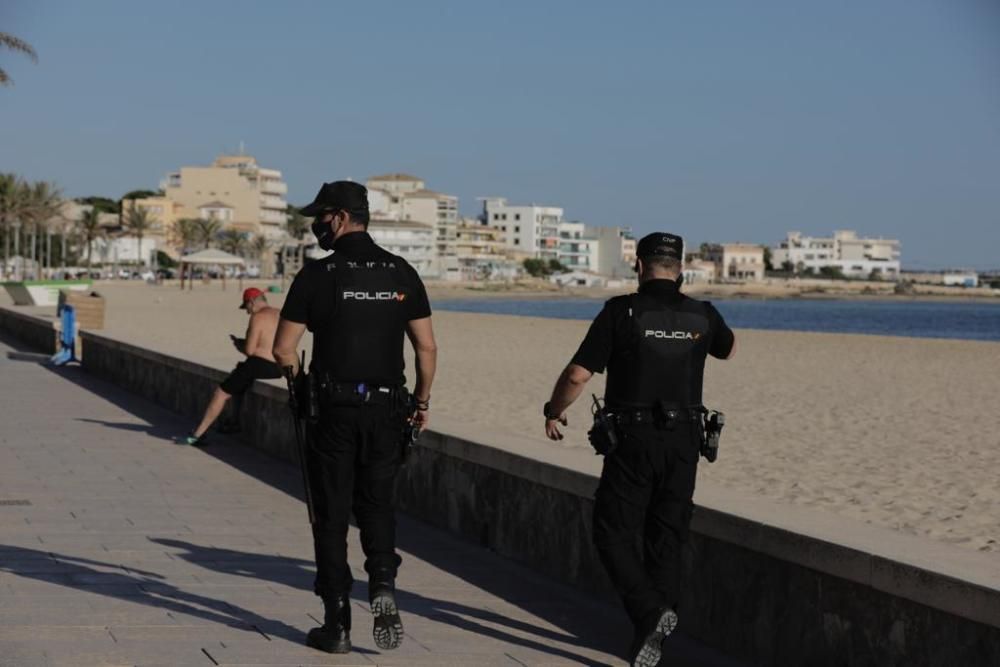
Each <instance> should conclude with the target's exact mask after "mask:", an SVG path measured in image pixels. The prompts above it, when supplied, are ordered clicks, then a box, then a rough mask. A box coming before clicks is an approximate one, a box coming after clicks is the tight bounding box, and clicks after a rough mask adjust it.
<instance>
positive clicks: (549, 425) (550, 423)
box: [545, 415, 569, 440]
mask: <svg viewBox="0 0 1000 667" xmlns="http://www.w3.org/2000/svg"><path fill="white" fill-rule="evenodd" d="M559 424H562V425H563V426H568V425H569V420H568V419H566V415H562V416H561V417H559V419H546V420H545V435H547V436H548V437H549V440H562V439H563V434H562V432H561V431H560V430H559Z"/></svg>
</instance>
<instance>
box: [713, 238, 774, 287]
mask: <svg viewBox="0 0 1000 667" xmlns="http://www.w3.org/2000/svg"><path fill="white" fill-rule="evenodd" d="M704 260H705V261H706V262H711V263H712V264H714V265H715V277H716V278H718V279H719V280H763V279H764V248H763V247H762V246H759V245H755V244H753V243H716V244H710V245H709V246H708V248H707V249H706V251H705V256H704Z"/></svg>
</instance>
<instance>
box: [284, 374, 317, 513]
mask: <svg viewBox="0 0 1000 667" xmlns="http://www.w3.org/2000/svg"><path fill="white" fill-rule="evenodd" d="M304 356H305V355H303V357H304ZM283 370H284V373H285V380H286V381H287V382H288V407H289V408H291V410H292V424H293V426H294V427H295V443H296V444H297V445H298V449H299V467H300V468H301V469H302V487H303V488H304V489H305V493H306V508H307V509H308V510H309V523H310V525H312V524H315V523H316V511H315V510H314V509H313V498H312V491H311V490H310V487H309V468H308V464H307V463H306V446H307V445H306V439H305V435H304V434H303V433H302V418H301V417H300V416H299V402H298V400H296V398H295V369H294V368H292V367H291V366H285V367H284V369H283ZM299 372H300V373H304V372H305V371H304V370H303V369H302V367H301V366H300V367H299Z"/></svg>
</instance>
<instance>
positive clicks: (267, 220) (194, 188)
mask: <svg viewBox="0 0 1000 667" xmlns="http://www.w3.org/2000/svg"><path fill="white" fill-rule="evenodd" d="M161 187H162V188H163V191H164V198H165V199H168V200H170V201H171V202H174V203H175V204H176V205H177V206H178V207H179V208H177V209H175V210H174V211H173V212H172V215H173V216H174V219H175V220H176V219H180V218H206V219H213V218H214V219H217V220H219V221H220V222H221V223H223V226H224V227H226V228H235V229H238V230H241V231H245V232H248V233H251V234H263V235H264V236H265V237H267V238H269V239H279V238H283V237H285V236H286V222H287V220H288V214H287V207H288V203H287V202H286V201H285V194H286V193H287V192H288V186H287V185H286V184H285V182H284V181H283V180H282V177H281V172H280V171H278V170H277V169H265V168H264V167H261V166H259V165H258V164H257V161H256V160H255V159H254V158H253V157H252V156H250V155H221V156H219V157H217V158H216V159H215V161H214V162H213V163H212V164H211V165H210V166H208V167H181V169H180V171H176V172H173V173H171V174H168V175H167V177H166V179H164V181H163V183H162V184H161ZM140 201H142V200H140ZM140 205H141V204H140Z"/></svg>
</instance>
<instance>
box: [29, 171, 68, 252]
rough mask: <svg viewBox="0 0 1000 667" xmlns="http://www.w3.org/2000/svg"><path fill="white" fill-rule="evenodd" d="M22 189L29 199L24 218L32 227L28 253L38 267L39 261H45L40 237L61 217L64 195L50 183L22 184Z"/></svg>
mask: <svg viewBox="0 0 1000 667" xmlns="http://www.w3.org/2000/svg"><path fill="white" fill-rule="evenodd" d="M21 187H22V189H23V192H24V194H23V196H24V197H25V198H26V199H27V201H26V202H25V209H24V213H23V217H24V219H25V222H27V223H29V224H30V225H31V246H30V247H29V249H28V251H29V253H30V257H31V259H32V260H34V262H35V266H36V267H37V266H38V265H40V264H41V262H40V261H39V260H41V259H44V256H43V254H42V252H41V247H40V245H41V244H40V243H39V242H38V240H39V235H40V234H42V233H44V232H46V231H47V230H48V228H49V224H50V222H51V221H52V219H53V218H55V217H56V216H57V215H59V213H60V211H61V209H62V194H61V193H60V191H59V188H58V187H56V185H55V184H54V183H50V182H48V181H35V182H34V183H22V184H21Z"/></svg>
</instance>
